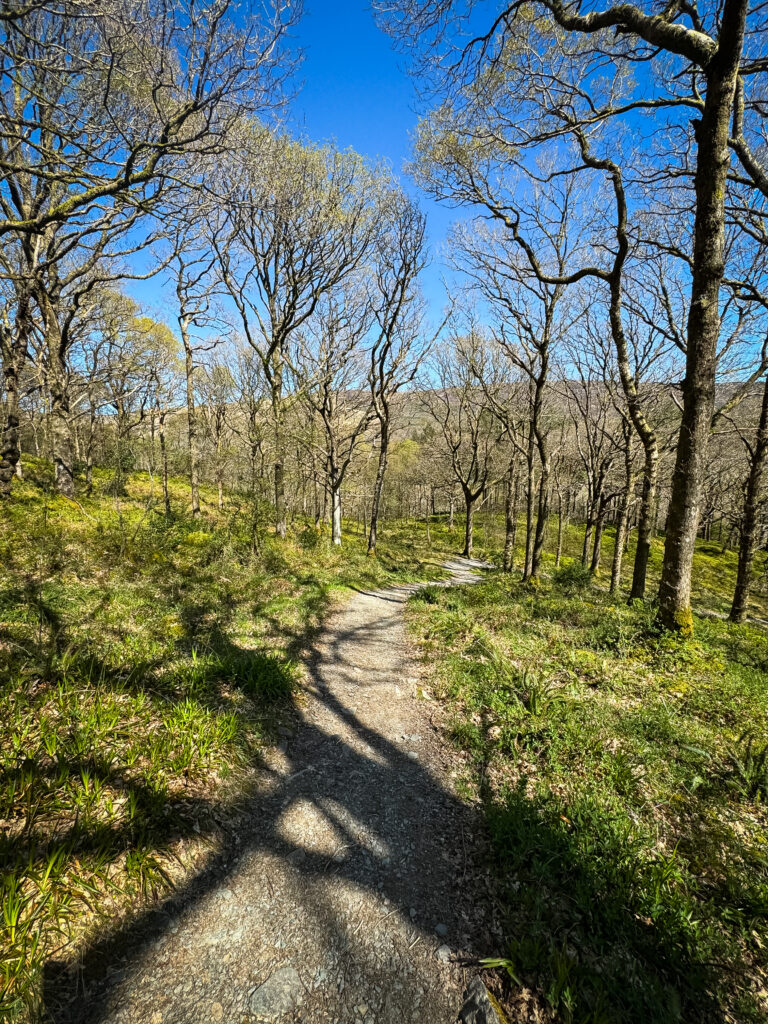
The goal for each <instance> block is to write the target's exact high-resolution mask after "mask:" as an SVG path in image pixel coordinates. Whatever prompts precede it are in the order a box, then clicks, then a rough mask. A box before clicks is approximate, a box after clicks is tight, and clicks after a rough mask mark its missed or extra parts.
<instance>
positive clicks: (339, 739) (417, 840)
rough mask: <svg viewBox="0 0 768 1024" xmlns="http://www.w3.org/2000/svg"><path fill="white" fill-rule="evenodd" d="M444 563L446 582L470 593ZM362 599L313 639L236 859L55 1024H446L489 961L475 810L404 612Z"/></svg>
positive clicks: (400, 591)
mask: <svg viewBox="0 0 768 1024" xmlns="http://www.w3.org/2000/svg"><path fill="white" fill-rule="evenodd" d="M471 567H472V563H469V562H467V561H466V560H462V561H461V562H455V563H451V565H450V568H451V570H452V572H453V579H454V581H456V582H466V581H468V580H471V579H476V578H477V577H476V576H474V575H473V574H472V572H471ZM413 589H414V588H412V587H401V588H394V589H390V590H386V591H378V592H359V593H357V594H356V595H355V596H354V597H353V598H352V600H350V601H349V602H348V603H347V604H346V605H345V606H344V607H343V608H342V609H341V610H340V611H339V612H337V613H336V614H335V615H334V616H332V618H331V619H330V621H329V622H328V623H327V625H326V626H325V627H324V628H323V630H322V632H321V633H320V635H319V636H318V638H317V640H316V642H315V645H314V647H313V649H312V651H311V653H310V655H309V657H308V662H307V664H308V680H307V683H306V696H305V699H304V700H303V702H302V711H301V718H300V720H299V721H298V723H297V725H296V729H295V732H294V733H293V734H292V735H291V736H290V737H286V740H285V742H284V743H283V744H282V745H281V748H280V749H278V750H276V751H274V753H273V755H272V756H271V759H270V764H269V766H268V771H267V773H266V777H267V782H266V783H265V785H264V787H263V792H262V793H260V794H259V795H258V797H255V798H254V801H253V805H252V806H251V807H250V808H249V817H248V819H247V821H248V823H249V824H248V828H247V830H246V832H245V833H244V834H242V835H239V836H238V843H239V846H238V848H237V849H236V850H234V851H232V855H231V858H230V859H229V861H228V862H227V861H226V860H225V861H224V862H223V863H221V864H219V865H218V866H217V868H216V869H215V871H214V872H213V873H209V875H208V877H206V878H205V880H204V881H201V882H200V883H199V884H198V885H197V887H195V886H194V885H193V886H192V887H191V888H190V890H189V891H188V892H187V893H186V895H185V897H184V899H183V900H181V901H177V902H176V904H171V905H169V906H170V909H169V907H166V909H165V911H163V912H162V913H157V914H155V915H149V916H150V917H152V921H151V923H148V922H146V921H145V922H144V925H143V927H142V928H139V929H136V928H134V929H133V934H131V935H129V936H127V937H126V944H125V947H124V948H122V949H121V954H122V956H121V962H119V963H116V964H113V965H110V967H109V968H107V973H106V979H105V978H102V981H101V982H99V983H98V984H93V985H92V986H91V988H89V989H87V990H86V996H85V997H84V998H83V999H82V1001H81V1002H80V1004H79V1006H78V1008H77V1009H76V1010H74V1011H73V1009H72V1007H71V1006H70V1008H69V1010H68V1011H67V1013H66V1016H63V1015H62V1016H59V1015H54V1019H55V1020H57V1021H62V1022H63V1021H64V1020H67V1021H78V1022H86V1021H88V1022H90V1024H95V1022H99V1024H107V1022H109V1024H129V1022H130V1024H203V1022H208V1021H222V1022H225V1024H252V1022H256V1021H273V1020H274V1021H305V1022H325V1021H327V1022H330V1024H354V1022H363V1021H364V1022H368V1024H373V1022H375V1024H408V1022H414V1024H416V1022H419V1024H449V1022H452V1021H454V1020H455V1019H456V1015H457V1013H458V1010H459V1008H460V1006H461V999H462V993H463V990H464V988H465V987H466V984H467V982H468V980H469V977H470V975H469V974H467V973H466V971H465V970H464V968H462V967H461V966H460V965H459V964H457V963H456V962H455V959H456V958H457V957H459V956H460V957H463V956H467V955H475V956H476V955H477V954H478V953H481V954H482V953H484V952H487V951H488V950H489V949H490V948H492V945H493V943H492V937H491V936H490V935H489V934H487V932H486V931H485V929H486V928H487V921H488V920H489V914H488V909H487V905H486V904H487V897H486V894H485V893H484V892H480V891H479V890H480V887H481V886H482V882H479V881H478V880H477V879H478V878H482V877H483V872H482V871H477V870H474V871H473V869H472V865H473V863H479V861H480V858H481V857H482V840H481V839H480V838H479V837H478V833H479V826H478V823H477V811H476V810H475V809H473V808H471V807H469V806H467V805H466V804H464V803H462V802H461V801H460V800H459V799H458V798H457V797H456V795H455V794H454V793H453V791H452V789H451V785H450V782H449V781H448V780H449V776H450V767H451V764H450V762H451V759H452V756H453V755H452V753H451V751H449V750H447V749H446V748H445V747H444V745H443V744H441V742H440V740H439V737H438V734H437V732H436V730H435V728H434V726H433V725H432V721H431V718H432V716H433V715H434V714H435V711H436V708H435V705H434V704H432V703H431V702H430V701H429V700H425V699H422V697H421V696H420V685H421V684H420V679H419V674H418V673H419V667H418V664H417V662H416V661H415V660H414V658H413V657H412V655H411V654H410V652H409V649H408V647H407V644H406V638H405V631H404V625H403V604H404V603H405V601H406V600H407V597H408V594H409V593H410V592H411V591H412V590H413Z"/></svg>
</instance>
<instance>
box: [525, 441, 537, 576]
mask: <svg viewBox="0 0 768 1024" xmlns="http://www.w3.org/2000/svg"><path fill="white" fill-rule="evenodd" d="M535 486H536V473H535V470H534V467H533V444H532V443H531V444H529V446H528V484H527V487H528V490H527V494H526V504H525V565H524V567H523V579H525V580H527V579H528V577H529V576H530V575H531V563H532V560H533V529H534V521H533V505H534V501H533V492H534V490H535Z"/></svg>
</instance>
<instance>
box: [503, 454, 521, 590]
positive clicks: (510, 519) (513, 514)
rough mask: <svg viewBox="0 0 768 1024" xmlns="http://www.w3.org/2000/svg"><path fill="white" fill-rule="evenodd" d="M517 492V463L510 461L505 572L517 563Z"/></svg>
mask: <svg viewBox="0 0 768 1024" xmlns="http://www.w3.org/2000/svg"><path fill="white" fill-rule="evenodd" d="M517 494H518V482H517V479H516V477H515V464H514V462H510V464H509V470H508V472H507V490H506V496H505V501H504V530H505V535H504V572H511V571H512V569H513V568H514V564H515V542H516V540H517Z"/></svg>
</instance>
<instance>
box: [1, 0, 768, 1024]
mask: <svg viewBox="0 0 768 1024" xmlns="http://www.w3.org/2000/svg"><path fill="white" fill-rule="evenodd" d="M370 16H371V18H373V19H375V20H376V23H377V24H378V26H379V28H380V30H381V31H382V32H383V33H386V34H387V35H388V36H389V37H390V39H391V41H392V45H393V46H394V47H396V48H397V49H398V51H399V53H400V55H401V59H402V61H403V62H404V63H405V65H406V66H407V67H408V69H409V71H410V73H411V75H412V78H413V81H414V83H415V87H416V89H417V92H418V96H419V107H420V110H421V115H420V118H419V122H418V127H417V130H416V133H415V136H414V138H413V144H412V154H411V159H410V162H409V164H408V166H407V167H406V168H405V170H404V174H403V177H402V180H401V178H400V177H399V170H400V169H399V168H398V169H397V173H396V171H395V170H393V168H392V167H391V166H389V164H388V163H387V162H386V161H384V160H380V159H378V158H376V156H375V155H370V154H359V153H357V152H355V151H353V150H351V149H347V148H342V147H340V146H338V145H337V144H335V143H333V142H328V141H324V140H313V139H309V138H307V137H305V136H304V135H302V134H301V133H299V132H297V131H294V130H293V129H292V128H291V120H290V110H291V102H292V97H293V95H294V93H295V90H296V88H297V85H296V82H297V75H299V74H300V66H301V53H300V52H299V50H298V49H297V48H296V47H295V46H294V44H293V31H294V29H295V27H296V25H297V24H298V22H299V19H300V18H301V17H302V10H301V4H300V2H299V0H273V2H271V3H269V4H264V5H254V6H253V8H251V7H250V6H249V5H242V4H239V3H236V2H234V0H211V2H210V3H206V4H202V5H200V4H197V3H192V2H191V0H130V2H128V3H125V2H120V3H117V2H113V0H99V2H98V3H97V2H95V0H2V2H1V3H0V75H2V88H1V89H0V124H1V125H2V131H1V132H0V235H2V244H1V245H0V302H1V304H2V309H1V314H0V355H1V356H2V381H1V382H0V428H1V431H2V432H1V436H0V704H1V705H2V713H0V896H1V897H2V915H0V1014H2V1015H3V1019H8V1020H20V1021H37V1020H48V1019H51V1020H53V1019H55V1020H59V1019H61V1020H63V1019H64V1018H63V1017H62V1018H59V1017H55V1016H54V1015H53V1014H54V1011H55V1001H56V999H59V998H61V999H63V998H64V996H62V995H61V993H62V992H63V991H64V990H65V989H66V988H67V986H70V987H71V986H74V987H75V988H76V987H77V984H78V977H79V975H78V971H79V969H80V968H79V966H78V965H80V964H81V963H82V960H83V957H84V955H85V954H86V953H87V951H88V950H89V949H92V948H94V946H95V944H96V943H97V942H98V941H101V940H102V939H103V938H104V937H105V936H107V937H109V938H110V940H115V941H118V942H119V937H120V933H121V929H122V928H125V927H126V925H127V922H129V921H130V920H131V915H133V914H135V913H136V912H137V910H138V909H140V908H146V907H147V906H152V905H154V904H156V903H157V902H158V901H159V900H160V899H162V898H163V897H164V896H165V894H166V893H168V892H169V891H170V890H172V889H173V888H174V887H176V886H179V885H183V884H184V882H185V880H187V879H188V878H189V877H191V876H192V875H193V874H194V873H195V872H196V871H197V870H199V867H200V864H201V862H202V861H204V859H205V857H207V856H208V855H209V853H210V850H212V849H214V848H215V847H216V846H217V844H221V843H225V842H226V841H227V839H226V836H227V831H226V827H225V825H224V824H222V823H223V822H225V821H226V820H227V816H228V815H230V814H231V813H233V808H235V807H236V806H238V802H239V801H241V800H242V799H243V798H244V797H243V795H244V794H245V793H247V791H248V785H249V784H250V783H249V780H250V778H251V775H252V773H253V771H254V770H255V768H254V766H256V765H258V764H260V758H261V757H262V755H263V752H264V751H265V750H266V749H268V748H270V747H273V746H274V745H275V744H276V743H277V742H278V741H279V737H280V735H281V733H280V730H281V728H284V727H285V723H286V722H288V721H289V720H290V721H292V720H293V717H292V716H295V714H297V708H300V706H301V699H300V691H301V685H302V674H303V667H302V666H303V657H304V651H305V649H306V644H307V638H308V637H311V635H312V633H313V631H314V630H317V629H318V628H319V627H320V626H321V625H322V623H323V621H324V620H325V618H326V616H327V615H328V614H329V613H330V612H331V611H332V610H333V609H334V608H335V607H337V606H338V604H339V603H340V602H341V601H343V600H345V599H346V598H347V597H349V595H350V594H351V593H352V592H353V591H354V590H355V589H359V588H365V587H371V588H375V587H383V586H388V585H392V584H402V583H413V584H416V583H420V584H422V583H423V584H427V585H426V586H424V587H422V588H421V589H415V591H414V594H413V596H412V597H411V598H410V600H409V602H408V606H407V610H406V624H407V628H408V630H409V635H410V636H411V639H412V642H413V643H414V644H415V645H416V646H417V648H418V650H419V651H420V652H421V655H422V657H423V658H424V660H425V664H426V665H427V666H428V669H429V672H430V673H431V680H432V687H433V690H434V694H435V699H436V700H437V702H438V703H439V705H440V707H441V709H442V710H441V713H442V715H443V716H444V722H445V729H444V740H445V742H446V743H447V744H449V745H452V747H453V749H454V750H455V756H456V758H457V759H458V763H459V764H460V766H461V779H460V786H461V787H462V792H463V793H464V795H465V797H466V799H467V800H470V801H474V802H476V803H477V805H478V807H479V808H480V809H481V812H482V815H483V820H484V822H485V824H484V827H485V828H486V829H487V830H488V834H489V836H490V839H491V845H492V848H493V864H494V868H493V870H494V872H495V875H496V877H497V879H498V884H499V886H500V892H501V893H503V897H502V903H503V905H504V914H505V926H504V928H505V933H504V937H503V939H502V940H500V942H499V948H498V949H497V950H496V951H495V953H496V955H495V957H494V958H492V959H490V960H486V962H485V966H486V968H487V969H488V971H492V972H495V975H496V977H497V979H498V982H497V984H498V986H499V992H500V993H502V994H503V1001H504V1006H505V1009H506V1011H507V1013H508V1015H509V1019H510V1021H512V1020H521V1021H522V1020H528V1019H531V1020H533V1019H537V1020H541V1021H553V1022H554V1021H563V1022H571V1021H573V1022H584V1024H587V1022H592V1024H598V1022H604V1021H605V1022H608V1021H622V1022H630V1021H640V1020H649V1019H650V1020H652V1021H670V1022H673V1021H687V1022H697V1021H705V1020H706V1021H723V1022H725V1021H734V1022H747V1021H759V1020H764V1019H765V1014H766V1013H768V1001H767V997H766V990H767V986H768V958H767V956H766V948H767V943H768V934H767V933H766V916H767V915H768V849H767V848H766V839H765V836H766V834H768V833H766V826H768V818H766V801H768V733H767V731H766V727H768V676H767V675H766V671H767V670H768V489H767V488H766V460H767V459H768V219H767V214H766V199H767V198H768V159H767V152H768V151H767V150H766V145H767V143H768V139H767V137H766V131H767V130H768V121H767V120H766V110H767V108H766V85H767V83H768V55H767V54H768V22H766V10H765V8H764V6H763V5H762V4H760V3H754V2H749V0H722V2H718V3H709V2H706V3H704V2H701V3H695V2H689V0H668V2H664V3H662V4H661V5H659V4H653V5H651V4H646V3H640V2H638V3H637V4H624V3H622V4H611V3H609V2H605V3H603V2H602V0H601V2H597V0H595V2H592V0H574V2H570V3H562V2H561V0H516V2H515V3H513V4H511V5H506V4H499V3H494V4H480V3H474V2H471V0H467V2H461V0H376V2H375V3H374V4H373V9H372V11H371V15H370ZM420 196H421V197H425V198H426V197H428V198H429V200H430V201H437V202H440V203H443V204H446V205H448V206H449V207H452V208H454V209H455V212H456V215H457V216H456V221H455V223H454V225H453V226H452V227H451V229H450V231H449V234H448V238H447V240H446V242H445V244H444V245H443V246H442V247H441V248H440V251H439V252H438V251H436V249H435V246H434V245H433V244H432V243H431V241H430V235H429V221H428V216H427V214H426V213H425V212H424V209H423V208H422V207H423V205H424V204H423V202H422V203H420V198H419V197H420ZM435 265H439V266H440V267H441V269H442V271H443V272H444V276H445V288H444V294H442V295H441V297H440V301H439V302H438V303H435V302H434V301H429V300H428V297H427V296H426V294H425V289H424V286H423V282H424V273H425V271H426V270H427V268H429V267H430V266H432V267H434V266H435ZM145 282H153V284H154V287H155V288H156V289H157V290H158V293H159V294H160V295H161V296H162V301H161V302H158V303H142V302H141V301H139V300H137V298H136V297H135V296H136V295H137V294H140V290H139V291H137V286H139V285H141V284H142V283H145ZM459 554H460V555H462V556H464V557H465V558H472V557H475V558H477V559H480V560H481V561H482V563H483V566H484V568H483V570H482V578H481V580H480V581H479V582H477V583H475V584H473V585H471V586H470V585H467V586H458V587H451V588H447V587H445V588H443V587H440V586H436V585H435V581H437V582H439V581H440V580H441V578H443V577H444V576H445V574H446V570H445V568H444V565H443V563H444V561H445V559H446V558H448V557H450V556H455V555H459ZM429 581H432V582H429ZM51 963H54V964H56V965H58V969H59V970H60V974H61V977H62V978H64V979H65V980H64V981H59V982H57V985H58V987H57V986H56V985H54V990H55V991H54V994H53V995H51V991H49V989H50V985H48V987H46V981H45V979H46V978H47V977H49V974H50V964H51ZM521 992H525V993H528V995H527V996H526V998H527V999H532V1000H533V1001H534V1003H535V1006H536V1013H537V1014H539V1016H537V1017H533V1016H531V1017H529V1016H526V1015H525V1014H526V1013H528V1012H529V1008H530V1005H531V1004H529V1003H526V1007H528V1009H524V1008H523V1007H522V1003H521V1002H520V1000H521V998H522V997H521V996H520V993H521ZM52 1007H53V1009H52ZM531 1012H532V1011H531Z"/></svg>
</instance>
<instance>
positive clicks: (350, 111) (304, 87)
mask: <svg viewBox="0 0 768 1024" xmlns="http://www.w3.org/2000/svg"><path fill="white" fill-rule="evenodd" d="M294 38H295V43H296V45H297V46H299V47H300V48H301V49H302V50H303V51H304V61H303V64H302V67H301V69H300V72H299V75H298V78H299V81H300V82H301V88H300V91H299V93H298V95H297V96H296V98H295V100H294V101H293V103H292V105H291V109H290V111H289V118H290V122H291V127H292V129H293V130H295V131H296V132H297V133H300V134H303V135H305V136H306V137H307V138H309V139H313V140H315V141H317V142H323V141H328V140H331V139H333V140H335V141H336V142H337V143H338V145H340V146H342V147H347V146H351V147H352V148H353V149H355V150H357V152H358V153H361V154H363V155H365V156H369V157H372V158H373V157H384V158H386V159H387V160H388V161H389V162H390V163H391V165H392V168H393V170H394V172H395V174H396V175H397V176H398V177H399V178H400V179H401V182H402V184H403V186H404V187H405V188H406V190H407V191H408V192H409V193H410V194H411V195H414V196H416V197H417V198H418V201H419V204H420V206H421V207H422V209H423V210H424V211H425V212H426V214H427V224H428V234H429V243H430V249H431V254H432V260H431V265H430V266H429V267H428V268H427V269H426V270H425V272H424V275H423V280H422V287H423V290H424V293H425V296H426V298H427V300H428V301H429V304H430V309H431V319H433V320H434V321H435V322H439V320H440V319H441V312H442V310H443V307H444V305H445V303H446V296H445V289H444V288H443V285H442V281H441V277H442V276H443V275H446V276H447V275H448V271H447V269H446V268H445V267H443V266H442V265H441V264H440V255H439V250H440V247H441V244H442V242H443V241H444V239H445V235H446V231H447V229H448V227H449V225H450V224H451V222H452V221H453V220H455V219H456V218H457V216H458V215H459V212H458V211H456V210H452V209H450V208H449V207H444V206H440V205H439V204H437V203H435V202H434V201H432V200H430V199H428V198H427V197H426V196H424V195H422V194H420V193H419V191H418V189H417V188H416V187H415V185H413V183H412V182H410V181H409V180H408V179H407V178H406V177H405V175H404V173H403V164H404V162H405V161H406V160H407V158H408V156H409V151H410V145H411V142H410V136H411V134H412V132H413V131H414V129H415V127H416V123H417V120H418V114H417V112H416V94H415V89H414V83H413V81H412V79H411V78H410V77H409V75H408V73H407V71H406V69H405V65H404V58H403V57H402V56H401V55H400V54H398V53H397V52H396V51H395V50H394V48H393V47H392V44H391V41H390V39H389V38H388V37H387V36H386V35H385V34H384V32H382V31H381V30H380V29H379V28H378V27H377V26H376V23H375V21H374V17H373V13H372V11H371V9H370V6H369V3H368V2H367V0H306V4H305V14H304V17H303V19H302V21H301V22H300V24H299V25H298V26H297V28H296V29H295V30H294ZM127 289H128V291H129V292H130V293H131V294H132V295H134V296H135V297H136V298H137V299H138V300H139V301H140V302H141V303H142V304H144V303H147V304H149V305H150V306H151V307H152V308H153V310H154V311H155V314H156V315H158V316H160V317H161V318H162V319H164V320H166V321H167V322H168V323H170V324H173V323H174V319H175V312H174V307H173V304H172V301H171V299H172V296H169V293H168V290H167V285H166V284H165V283H164V282H163V281H162V280H161V279H154V280H152V281H150V282H145V283H142V284H139V283H138V282H137V283H135V284H133V285H130V284H128V286H127Z"/></svg>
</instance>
